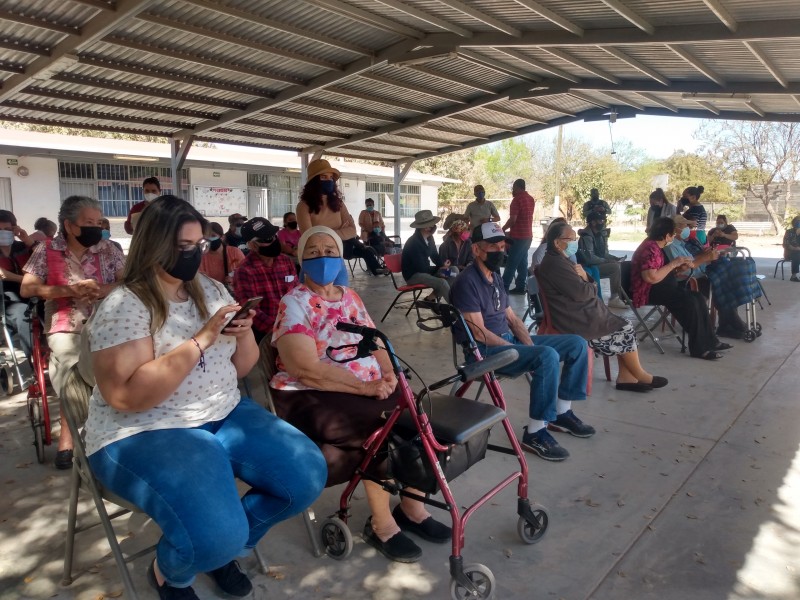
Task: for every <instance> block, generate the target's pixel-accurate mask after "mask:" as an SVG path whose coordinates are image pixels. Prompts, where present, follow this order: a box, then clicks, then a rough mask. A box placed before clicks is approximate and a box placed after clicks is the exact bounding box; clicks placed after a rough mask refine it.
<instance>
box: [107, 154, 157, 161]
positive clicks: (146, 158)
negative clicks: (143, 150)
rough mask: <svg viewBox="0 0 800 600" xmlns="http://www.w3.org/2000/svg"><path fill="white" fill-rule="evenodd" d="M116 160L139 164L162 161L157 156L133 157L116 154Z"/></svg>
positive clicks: (114, 156)
mask: <svg viewBox="0 0 800 600" xmlns="http://www.w3.org/2000/svg"><path fill="white" fill-rule="evenodd" d="M113 158H114V159H115V160H135V161H138V162H158V161H159V160H161V159H160V158H158V157H157V156H131V155H130V154H114V155H113Z"/></svg>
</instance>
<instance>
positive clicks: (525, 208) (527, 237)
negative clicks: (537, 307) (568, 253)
mask: <svg viewBox="0 0 800 600" xmlns="http://www.w3.org/2000/svg"><path fill="white" fill-rule="evenodd" d="M511 195H512V196H513V198H512V200H511V206H510V207H509V213H510V214H509V217H508V221H506V224H505V225H503V231H506V230H508V237H509V238H510V239H511V248H510V249H509V250H508V261H507V262H506V268H505V270H504V271H503V285H504V286H505V287H506V290H509V288H510V287H511V282H512V281H513V280H514V275H516V277H517V285H516V287H514V289H512V290H510V292H509V293H511V294H520V295H524V294H526V293H527V290H526V288H525V282H526V280H527V278H528V250H530V249H531V242H532V241H533V209H534V208H535V207H536V200H534V199H533V196H531V195H530V194H529V193H528V192H526V191H525V180H524V179H517V180H516V181H515V182H514V185H513V186H512V187H511Z"/></svg>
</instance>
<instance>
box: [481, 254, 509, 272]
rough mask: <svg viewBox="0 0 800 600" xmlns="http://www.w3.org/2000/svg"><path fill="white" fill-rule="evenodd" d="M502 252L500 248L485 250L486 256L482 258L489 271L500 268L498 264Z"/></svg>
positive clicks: (500, 261) (501, 258)
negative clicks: (494, 250)
mask: <svg viewBox="0 0 800 600" xmlns="http://www.w3.org/2000/svg"><path fill="white" fill-rule="evenodd" d="M503 254H504V252H503V251H502V250H498V251H497V252H487V253H486V258H484V259H483V264H485V265H486V268H487V269H489V270H490V271H497V270H498V269H499V268H500V264H501V263H502V262H503Z"/></svg>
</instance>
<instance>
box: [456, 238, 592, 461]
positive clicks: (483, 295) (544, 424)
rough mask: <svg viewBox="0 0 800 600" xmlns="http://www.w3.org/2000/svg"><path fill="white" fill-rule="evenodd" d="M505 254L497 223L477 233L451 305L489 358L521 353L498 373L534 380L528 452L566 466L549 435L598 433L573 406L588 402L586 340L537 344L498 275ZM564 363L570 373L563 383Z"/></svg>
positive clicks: (549, 338)
mask: <svg viewBox="0 0 800 600" xmlns="http://www.w3.org/2000/svg"><path fill="white" fill-rule="evenodd" d="M504 250H505V235H504V234H503V230H502V229H501V228H500V227H499V226H498V225H497V223H484V224H482V225H480V226H478V227H476V228H475V229H474V230H473V232H472V252H473V254H474V256H475V262H474V263H472V264H471V265H469V266H468V267H466V268H465V269H464V270H463V271H462V272H461V274H460V275H459V276H458V278H457V279H456V280H455V282H454V283H453V284H452V287H451V290H450V302H451V303H452V304H453V306H455V307H456V308H457V309H458V310H460V311H461V313H462V314H463V315H464V318H465V319H466V321H467V323H468V324H469V327H470V329H471V330H472V333H473V335H474V336H475V339H476V340H477V341H478V345H479V347H480V351H481V354H482V355H483V356H491V355H492V354H495V353H497V352H500V351H501V350H504V349H506V348H508V347H512V348H514V349H515V350H517V352H519V358H518V359H517V360H516V361H514V362H513V363H511V364H510V365H507V366H505V367H503V368H502V369H499V370H498V371H497V372H498V373H500V374H503V375H510V376H512V377H515V376H517V375H521V374H523V373H530V374H531V377H532V379H531V389H530V404H529V408H528V414H529V417H530V422H529V423H528V425H527V426H526V427H524V428H523V430H524V433H523V436H522V447H523V448H525V449H526V450H528V451H530V452H533V453H535V454H536V455H538V456H540V457H541V458H543V459H545V460H551V461H560V460H564V459H565V458H567V457H568V456H569V452H567V451H566V450H565V449H564V448H563V447H561V446H560V445H559V443H558V442H557V441H556V440H555V439H554V438H553V436H551V435H550V433H548V431H547V430H548V429H550V430H553V431H561V432H565V433H569V434H572V435H574V436H576V437H591V436H592V435H594V433H595V430H594V428H593V427H591V426H590V425H586V424H585V423H583V422H582V421H581V420H580V419H579V418H578V417H577V416H576V415H575V413H574V412H572V402H573V401H578V400H586V384H587V378H588V373H589V362H588V359H589V355H588V350H587V344H586V340H584V339H583V338H582V337H580V336H577V335H537V336H533V338H531V336H530V335H529V334H528V330H527V328H526V327H525V325H524V323H523V322H522V321H521V320H520V318H519V317H517V315H516V314H515V313H514V311H513V310H511V307H510V306H509V305H508V294H507V293H506V291H505V288H504V286H503V280H502V279H501V278H500V276H499V275H498V274H497V272H496V269H497V267H498V266H499V264H500V260H502V256H503V251H504ZM461 336H462V337H466V334H465V333H463V332H462V334H461ZM458 337H459V336H458V334H457V338H458ZM458 341H463V339H459V340H458ZM562 362H563V363H564V368H563V370H562V372H561V378H560V380H559V366H560V363H562Z"/></svg>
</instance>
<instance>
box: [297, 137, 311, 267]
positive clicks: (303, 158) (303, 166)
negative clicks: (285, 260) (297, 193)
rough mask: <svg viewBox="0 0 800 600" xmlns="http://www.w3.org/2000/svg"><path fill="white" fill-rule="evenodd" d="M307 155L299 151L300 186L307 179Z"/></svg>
mask: <svg viewBox="0 0 800 600" xmlns="http://www.w3.org/2000/svg"><path fill="white" fill-rule="evenodd" d="M308 156H309V155H308V152H301V153H300V185H301V186H304V185H305V184H306V179H308V163H309V162H311V161H310V160H309V159H308ZM301 258H302V257H301Z"/></svg>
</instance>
